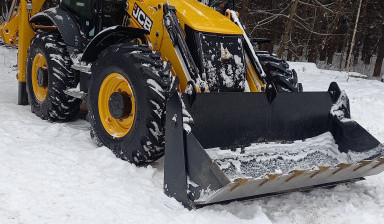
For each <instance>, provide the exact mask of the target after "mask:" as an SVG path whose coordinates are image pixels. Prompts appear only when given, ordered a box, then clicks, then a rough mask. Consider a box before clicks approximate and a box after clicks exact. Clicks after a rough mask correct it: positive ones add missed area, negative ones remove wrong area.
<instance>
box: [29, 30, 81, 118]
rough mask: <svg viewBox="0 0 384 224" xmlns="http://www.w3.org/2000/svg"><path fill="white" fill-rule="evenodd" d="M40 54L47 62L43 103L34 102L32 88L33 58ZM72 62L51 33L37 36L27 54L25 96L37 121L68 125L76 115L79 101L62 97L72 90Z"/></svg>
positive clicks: (34, 96)
mask: <svg viewBox="0 0 384 224" xmlns="http://www.w3.org/2000/svg"><path fill="white" fill-rule="evenodd" d="M37 54H42V55H43V56H44V57H45V59H46V61H47V72H48V80H47V85H48V87H47V88H48V92H47V96H46V97H45V99H44V100H42V101H40V100H38V99H37V98H36V95H35V92H34V90H33V85H32V64H33V60H34V58H35V56H36V55H37ZM71 65H72V61H71V59H70V58H69V55H68V53H67V49H66V47H65V45H64V43H63V42H62V39H61V36H60V34H58V33H53V32H38V33H37V35H36V37H35V38H34V39H33V40H32V42H31V46H30V47H29V50H28V60H27V77H26V79H27V93H28V101H29V104H30V105H31V110H32V112H33V113H35V114H36V115H37V116H38V117H40V118H42V119H44V120H50V121H60V122H64V121H70V120H72V119H73V118H74V117H75V116H76V115H77V113H78V111H79V108H80V104H81V102H82V101H81V100H79V99H76V98H73V97H71V96H69V95H67V94H65V93H64V90H66V89H68V88H74V87H75V85H76V84H75V76H74V73H73V71H72V69H71Z"/></svg>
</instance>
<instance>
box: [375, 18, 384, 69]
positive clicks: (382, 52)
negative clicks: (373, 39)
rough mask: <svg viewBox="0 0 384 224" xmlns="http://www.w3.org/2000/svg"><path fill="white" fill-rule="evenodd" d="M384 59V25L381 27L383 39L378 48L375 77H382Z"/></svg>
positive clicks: (381, 38)
mask: <svg viewBox="0 0 384 224" xmlns="http://www.w3.org/2000/svg"><path fill="white" fill-rule="evenodd" d="M383 59H384V24H383V25H382V26H381V37H380V41H379V46H378V53H377V58H376V63H375V70H374V71H373V77H380V74H381V67H382V65H383Z"/></svg>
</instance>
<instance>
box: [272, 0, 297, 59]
mask: <svg viewBox="0 0 384 224" xmlns="http://www.w3.org/2000/svg"><path fill="white" fill-rule="evenodd" d="M298 4H299V0H294V2H293V4H292V7H291V12H290V14H289V19H288V22H287V25H286V26H285V30H284V36H283V40H282V41H281V44H280V48H279V50H278V52H277V56H278V57H279V58H281V57H282V56H283V52H284V48H285V45H286V44H287V41H288V38H289V33H290V32H291V29H292V24H293V17H294V16H295V13H296V9H297V5H298Z"/></svg>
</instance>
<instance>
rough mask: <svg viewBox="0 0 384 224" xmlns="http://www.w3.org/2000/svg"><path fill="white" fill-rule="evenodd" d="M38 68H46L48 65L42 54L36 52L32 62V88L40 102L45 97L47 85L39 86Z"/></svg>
mask: <svg viewBox="0 0 384 224" xmlns="http://www.w3.org/2000/svg"><path fill="white" fill-rule="evenodd" d="M40 68H43V69H48V65H47V59H45V57H44V55H42V54H40V53H38V54H36V56H35V58H34V59H33V62H32V88H33V93H34V94H35V97H36V99H37V100H38V101H40V102H42V101H44V100H45V98H46V97H47V93H48V85H44V86H39V84H38V80H37V74H38V71H39V69H40Z"/></svg>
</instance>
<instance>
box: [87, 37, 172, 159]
mask: <svg viewBox="0 0 384 224" xmlns="http://www.w3.org/2000/svg"><path fill="white" fill-rule="evenodd" d="M169 76H170V65H169V64H167V63H165V64H164V63H163V61H162V60H161V58H160V55H159V53H153V52H152V51H151V50H150V49H149V48H148V47H146V46H138V45H133V44H129V43H125V44H119V45H116V46H112V47H110V48H108V49H106V50H105V51H103V52H102V53H101V54H100V56H99V59H98V60H97V62H96V63H94V65H93V67H92V76H91V83H90V86H89V91H88V107H89V113H90V116H89V119H90V123H91V136H92V137H93V138H94V139H95V140H96V141H97V143H99V144H100V145H105V146H106V147H108V148H110V149H111V150H112V151H113V152H114V154H115V155H116V156H117V157H119V158H122V159H124V160H128V161H130V162H132V163H135V164H142V163H149V162H152V161H154V160H156V159H158V158H160V157H161V156H162V155H163V154H164V143H165V142H164V124H163V113H164V108H165V89H166V88H167V85H168V81H169V78H170V77H169Z"/></svg>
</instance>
